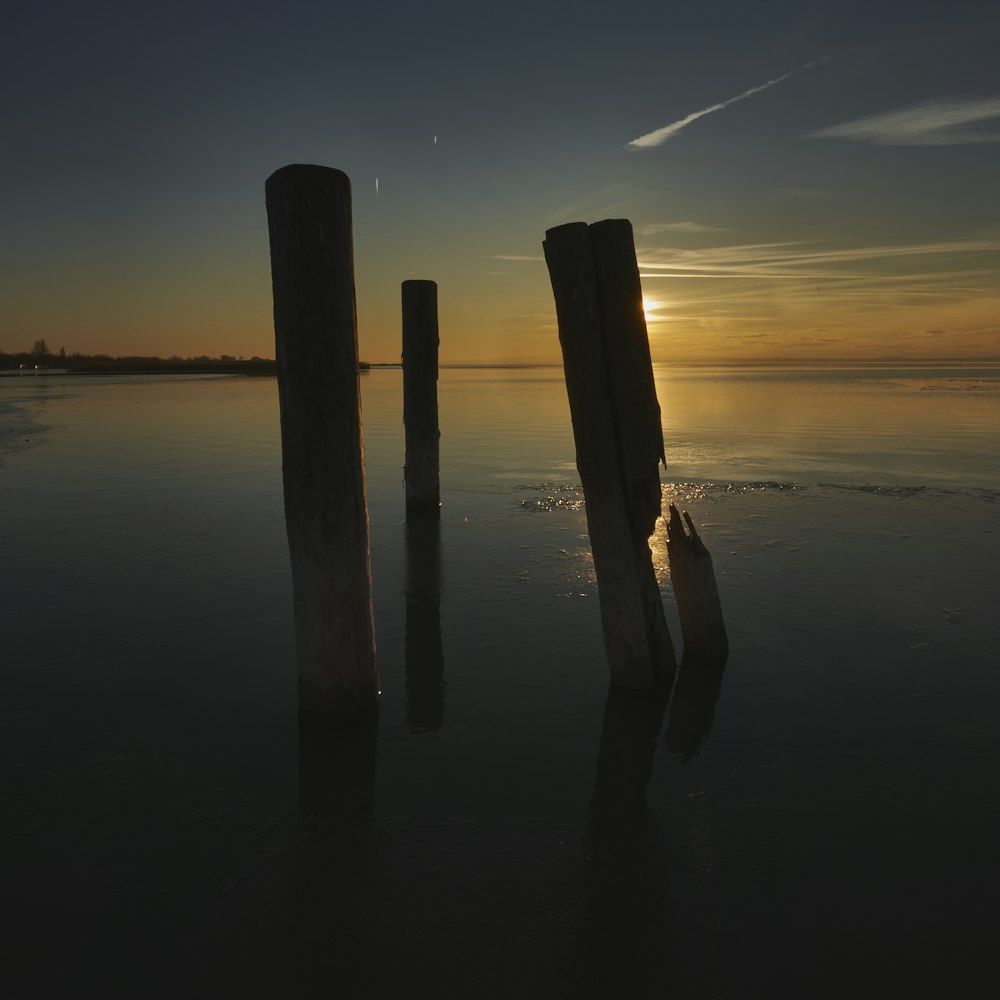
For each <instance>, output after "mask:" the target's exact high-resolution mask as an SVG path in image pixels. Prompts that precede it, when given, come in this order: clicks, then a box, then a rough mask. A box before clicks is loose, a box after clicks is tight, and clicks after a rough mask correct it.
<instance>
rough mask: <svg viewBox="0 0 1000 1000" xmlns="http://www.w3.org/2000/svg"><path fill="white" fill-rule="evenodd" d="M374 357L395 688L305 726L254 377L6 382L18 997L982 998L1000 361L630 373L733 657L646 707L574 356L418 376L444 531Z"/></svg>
mask: <svg viewBox="0 0 1000 1000" xmlns="http://www.w3.org/2000/svg"><path fill="white" fill-rule="evenodd" d="M362 386H363V403H364V417H365V446H366V465H367V477H368V493H369V507H370V513H371V520H372V547H373V577H374V584H375V614H376V630H377V641H378V651H379V664H380V671H381V677H382V687H383V698H382V704H381V708H380V713H379V721H378V729H377V734H376V735H374V736H373V735H372V733H371V731H369V732H367V733H365V732H362V733H361V734H360V735H357V734H356V735H355V736H353V737H350V738H348V739H347V740H346V742H345V745H343V746H336V747H333V748H330V747H328V746H325V745H324V744H323V742H322V741H320V742H319V743H318V744H314V743H313V742H310V740H308V739H304V741H303V742H302V743H301V746H300V738H299V732H298V725H297V719H296V709H295V668H294V659H293V655H294V650H293V641H294V638H293V622H292V618H291V602H290V591H291V584H290V579H289V571H288V565H287V551H286V548H285V539H284V525H283V521H282V505H281V472H280V466H281V456H280V447H279V440H278V423H277V395H276V386H275V383H274V381H273V380H270V379H243V378H167V377H144V378H139V377H136V378H127V377H114V378H104V379H97V378H90V379H85V378H55V377H53V378H49V379H46V378H36V377H33V376H29V377H20V376H18V377H4V378H2V379H0V512H2V516H3V524H4V536H3V539H4V540H3V551H2V556H0V559H2V562H0V565H2V567H3V569H2V577H0V579H2V581H3V591H2V596H3V601H2V604H0V629H2V635H3V654H2V663H3V665H4V672H3V674H4V684H5V697H4V699H3V707H2V709H0V711H2V723H3V767H4V799H3V801H4V807H5V812H6V813H7V822H6V823H5V826H4V830H5V836H6V839H7V850H6V852H5V868H6V869H7V871H6V872H5V875H4V881H5V885H6V886H7V887H8V891H7V896H8V899H10V900H11V907H10V909H11V911H12V912H13V913H14V914H15V915H16V921H15V923H16V927H15V929H14V931H13V935H12V936H11V937H10V939H9V940H8V944H9V945H11V950H10V958H9V959H8V960H7V963H6V964H7V972H8V975H11V976H12V977H13V978H12V982H13V984H14V989H13V993H12V994H11V995H43V994H49V995H51V994H52V993H53V992H55V994H56V995H60V994H69V995H75V994H76V993H80V992H84V991H102V992H103V993H104V994H105V995H121V996H138V995H142V996H177V995H178V991H179V990H180V989H181V988H183V989H184V990H185V992H186V993H187V994H189V995H192V994H193V995H196V996H201V995H204V996H219V995H238V994H239V995H267V996H279V995H287V996H300V995H301V996H313V995H324V996H330V995H333V996H369V995H370V996H380V995H390V994H393V995H395V994H396V993H398V992H400V991H402V990H410V991H417V992H421V993H428V992H429V993H432V994H433V993H437V994H438V995H441V996H455V995H476V996H510V995H527V996H546V997H550V996H554V997H559V996H575V997H579V996H612V995H631V996H647V995H649V996H652V995H656V996H662V995H664V994H671V993H672V994H673V995H674V996H680V997H686V996H692V997H694V996H711V997H744V996H745V997H758V996H789V997H792V996H795V997H800V996H844V995H846V994H847V993H848V992H850V993H851V994H852V995H856V996H902V995H907V996H921V995H927V996H931V995H935V996H936V995H939V994H941V993H948V994H949V995H961V996H974V995H987V993H986V992H982V990H981V989H980V986H981V984H982V983H983V982H984V979H983V976H984V975H985V972H986V970H989V969H991V968H992V960H991V958H990V955H991V953H992V948H993V942H992V936H993V935H992V931H991V928H992V926H993V910H994V906H995V899H996V894H997V891H998V889H1000V877H998V872H997V866H996V862H995V859H994V854H995V845H996V843H997V841H998V835H1000V764H998V757H997V752H996V750H997V745H996V728H997V727H996V722H995V714H996V713H995V705H996V704H997V698H998V695H1000V672H998V667H1000V654H998V639H1000V628H998V626H997V624H996V604H997V589H996V584H995V567H996V565H997V561H998V557H1000V541H998V532H997V529H998V517H997V514H998V510H1000V508H998V502H1000V482H998V474H997V470H998V469H1000V431H998V428H1000V371H998V370H996V369H975V370H971V369H970V370H966V369H958V368H949V369H942V370H936V371H931V370H927V369H912V370H885V371H872V370H855V371H843V372H813V371H781V372H764V371H738V370H726V371H723V370H718V369H687V370H683V371H673V370H667V369H659V370H658V371H657V389H658V393H659V397H660V402H661V406H662V409H663V424H664V434H665V439H666V450H667V460H668V468H667V470H666V471H665V472H664V473H663V483H664V486H663V490H664V500H665V501H674V502H678V503H679V504H680V505H681V506H682V507H684V508H686V509H688V510H689V511H690V512H691V514H692V516H693V517H694V519H695V521H696V523H697V524H698V525H699V527H700V528H701V529H702V533H703V536H704V538H705V540H706V542H707V544H708V545H709V547H710V549H711V550H712V553H713V557H714V561H715V566H716V571H717V574H718V577H719V584H720V590H721V593H722V599H723V605H724V610H725V612H726V617H727V624H728V629H729V633H730V639H731V642H732V646H733V651H732V654H731V656H730V658H729V662H728V664H727V665H726V667H725V671H724V672H723V673H722V674H721V675H719V674H715V675H711V674H707V673H704V672H703V673H700V674H699V673H697V672H694V671H686V670H685V669H684V668H683V667H682V669H681V671H680V674H679V676H678V680H677V686H676V689H675V691H674V694H673V698H672V700H671V702H670V704H669V706H667V705H665V704H662V703H661V704H652V705H651V704H649V703H648V702H647V703H645V704H638V705H636V704H631V703H628V702H621V701H619V700H618V699H615V698H613V697H612V698H609V693H608V689H607V668H606V665H605V663H604V659H603V649H602V645H601V636H600V623H599V616H598V609H597V600H596V589H595V583H594V579H593V570H592V563H591V561H590V558H589V547H588V542H587V537H586V526H585V514H584V510H583V498H582V494H581V492H580V489H579V482H578V477H577V475H576V470H575V465H574V453H573V444H572V432H571V428H570V423H569V414H568V407H567V403H566V398H565V389H564V386H563V382H562V377H561V372H560V371H559V370H558V369H527V370H518V371H512V370H502V369H478V370H468V369H451V370H447V369H446V370H443V371H442V373H441V379H440V420H441V427H442V491H443V509H442V522H441V527H440V532H439V534H434V535H431V536H427V535H426V534H420V533H414V532H412V531H411V532H410V533H409V535H408V534H407V531H406V527H405V524H404V520H403V494H402V454H403V439H402V426H401V374H400V372H399V371H398V370H393V369H388V370H374V371H371V372H369V373H366V374H364V375H363V377H362ZM652 547H653V552H654V559H655V560H656V563H657V566H658V572H659V574H660V579H661V583H662V591H663V596H664V602H665V605H666V608H667V614H668V621H669V622H670V623H671V628H672V632H673V635H674V639H675V645H677V646H678V653H680V648H679V640H680V629H679V626H678V625H677V622H676V612H675V609H674V605H673V597H672V593H671V590H670V581H669V573H668V570H667V566H666V561H665V557H664V554H663V547H664V540H663V537H662V529H661V530H660V531H658V533H657V535H656V536H654V538H653V541H652ZM345 761H346V762H347V763H346V764H345ZM303 803H305V805H303ZM306 806H307V807H308V808H306ZM307 813H308V814H310V815H320V816H323V817H326V820H325V821H324V822H322V823H319V825H318V826H316V825H310V823H311V821H307V820H306V819H304V817H305V815H306V814H307ZM366 816H373V817H374V821H375V832H374V835H366V834H365V833H364V819H365V817H366ZM985 981H987V982H988V980H985ZM977 991H978V992H977ZM990 995H991V994H990Z"/></svg>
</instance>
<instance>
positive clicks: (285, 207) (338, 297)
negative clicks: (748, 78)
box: [265, 164, 379, 716]
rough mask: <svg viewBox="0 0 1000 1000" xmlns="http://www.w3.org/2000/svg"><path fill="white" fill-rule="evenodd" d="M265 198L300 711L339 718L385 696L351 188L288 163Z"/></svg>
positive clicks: (329, 174)
mask: <svg viewBox="0 0 1000 1000" xmlns="http://www.w3.org/2000/svg"><path fill="white" fill-rule="evenodd" d="M265 191H266V201H267V222H268V231H269V233H270V246H271V282H272V288H273V293H274V334H275V346H276V357H277V369H278V400H279V405H280V410H281V453H282V476H283V480H284V494H285V526H286V529H287V533H288V548H289V554H290V556H291V564H292V584H293V594H294V605H295V634H296V647H297V652H298V668H299V705H300V707H301V708H302V709H304V710H306V711H309V712H316V713H321V714H324V715H334V716H339V715H345V714H349V713H354V712H356V711H358V710H360V709H364V708H366V707H369V706H371V705H373V704H374V703H375V702H377V700H378V697H379V679H378V669H377V666H376V661H375V629H374V623H373V617H372V590H371V559H370V551H369V534H368V505H367V500H366V496H365V474H364V465H363V456H364V445H363V441H362V432H361V395H360V389H359V385H358V335H357V319H356V315H355V302H354V251H353V235H352V226H351V182H350V180H349V179H348V177H347V175H346V174H344V173H341V172H340V171H339V170H333V169H331V168H329V167H318V166H308V165H302V164H293V165H291V166H287V167H282V168H281V169H280V170H277V171H275V173H273V174H272V175H271V176H270V177H269V178H268V179H267V184H266V186H265Z"/></svg>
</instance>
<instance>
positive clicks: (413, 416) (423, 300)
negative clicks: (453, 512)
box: [403, 281, 441, 517]
mask: <svg viewBox="0 0 1000 1000" xmlns="http://www.w3.org/2000/svg"><path fill="white" fill-rule="evenodd" d="M437 377H438V316H437V284H436V283H435V282H433V281H404V282H403V424H404V427H405V433H406V464H405V466H404V469H403V480H404V483H405V488H406V515H407V517H410V516H411V515H414V514H433V515H435V516H439V515H440V511H441V472H440V454H439V452H440V439H441V432H440V430H439V428H438V405H437Z"/></svg>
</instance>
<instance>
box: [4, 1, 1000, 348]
mask: <svg viewBox="0 0 1000 1000" xmlns="http://www.w3.org/2000/svg"><path fill="white" fill-rule="evenodd" d="M998 50H1000V8H998V6H997V5H996V4H995V3H969V2H964V3H963V2H959V3H956V4H952V5H951V6H949V7H946V6H945V5H943V4H940V3H933V4H932V3H919V2H911V3H899V2H892V3H879V2H868V3H854V2H845V3H837V4H833V3H812V4H810V3H781V2H779V3H768V4H746V3H739V4H738V3H703V4H700V5H698V6H687V5H684V6H682V5H677V4H670V3H663V2H660V3H641V2H640V3H630V4H629V3H623V4H617V5H615V4H609V3H602V4H595V3H586V2H575V3H562V2H558V3H545V4H539V3H532V4H528V3H521V2H514V3H508V4H506V5H502V6H500V5H474V4H459V3H433V2H428V3H422V4H416V3H399V2H396V3H383V4H378V5H374V4H373V5H362V4H354V3H343V4H319V3H301V2H299V3H296V2H292V3H286V4H283V5H277V4H275V5H267V6H265V5H263V4H259V3H253V2H249V3H238V4H237V3H228V2H227V3H208V4H205V5H196V4H191V3H186V2H180V3H172V4H169V5H167V4H149V5H133V4H124V3H93V4H90V5H79V4H68V3H49V4H45V3H40V4H35V5H33V6H31V7H30V8H27V7H25V8H21V9H19V10H15V11H13V12H12V14H11V15H10V16H9V18H8V23H7V25H6V26H5V31H4V35H3V38H2V40H0V73H2V74H3V77H4V84H5V86H4V90H5V93H6V94H7V95H8V101H7V102H5V106H4V111H3V120H4V125H3V134H4V138H5V142H4V146H5V154H4V156H3V157H2V159H0V179H2V185H0V205H2V211H3V218H4V226H3V233H4V235H3V239H2V243H0V264H2V267H0V350H7V351H13V350H23V349H27V348H28V347H30V346H31V344H32V342H33V341H34V340H35V339H37V338H38V337H45V338H46V340H47V341H48V342H49V344H50V346H54V347H59V346H65V348H66V349H67V351H70V352H72V351H75V350H78V351H83V352H88V353H90V352H97V351H101V352H108V353H115V354H118V353H150V354H161V355H170V354H175V353H176V354H181V355H191V354H202V353H208V354H213V355H214V354H219V353H227V354H235V355H244V356H247V357H249V356H250V355H254V354H256V355H261V356H273V328H272V326H271V312H270V310H271V299H270V274H269V265H268V258H267V232H266V217H265V213H264V200H263V185H264V180H265V179H266V177H267V176H268V174H270V173H271V172H272V171H273V170H274V169H276V168H278V167H279V166H282V165H284V164H286V163H291V162H311V163H323V164H327V165H330V166H335V167H338V168H339V169H341V170H344V171H345V172H346V173H347V174H348V175H349V176H350V177H351V179H352V184H353V188H354V227H355V259H356V271H357V275H356V278H357V289H358V320H359V337H360V345H361V355H362V357H364V358H367V359H368V360H372V361H393V360H398V356H399V285H400V282H401V281H403V280H405V279H407V278H432V279H434V280H436V281H437V282H438V284H439V296H440V315H441V339H442V359H443V360H445V361H451V362H461V361H492V362H503V361H518V362H523V361H547V360H557V359H558V344H557V341H556V334H555V325H554V323H555V321H554V308H553V305H552V298H551V291H550V289H549V285H548V279H547V274H546V272H545V266H544V263H543V262H542V260H541V242H542V239H543V238H544V234H545V230H546V229H547V228H548V227H550V226H553V225H558V224H560V223H562V222H568V221H575V220H578V219H582V220H584V221H596V220H597V219H600V218H605V217H625V218H629V219H631V220H632V222H633V225H634V227H635V231H636V244H637V249H638V255H639V261H640V266H641V270H642V273H643V275H644V279H643V285H644V290H645V293H646V298H647V303H648V307H649V328H650V337H651V343H652V346H653V354H654V358H656V359H657V360H663V361H670V360H679V361H698V360H733V361H739V360H768V359H776V358H795V359H800V360H804V361H812V360H815V361H821V360H828V359H842V360H849V359H854V360H866V359H873V358H878V357H904V358H905V357H908V358H931V357H933V358H955V359H961V358H965V357H983V356H990V355H992V356H996V355H1000V346H998V345H1000V336H998V334H1000V308H998V307H1000V281H998V278H997V276H998V274H1000V269H998V265H1000V198H998V183H997V179H998V177H1000V170H998V168H1000V69H998V60H997V58H996V52H997V51H998ZM643 137H649V138H647V139H645V140H643ZM376 178H377V179H378V182H377V190H376Z"/></svg>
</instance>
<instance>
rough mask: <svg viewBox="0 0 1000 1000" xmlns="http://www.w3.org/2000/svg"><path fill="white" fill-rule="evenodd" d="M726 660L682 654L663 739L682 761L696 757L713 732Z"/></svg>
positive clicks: (723, 658)
mask: <svg viewBox="0 0 1000 1000" xmlns="http://www.w3.org/2000/svg"><path fill="white" fill-rule="evenodd" d="M726 659H727V658H726V657H725V656H721V657H712V658H708V657H694V656H685V657H684V662H683V663H682V664H681V666H680V670H679V671H678V674H677V683H676V684H675V685H674V693H673V696H672V697H671V699H670V717H669V719H668V721H667V733H666V737H665V738H666V742H667V747H668V749H669V750H670V751H671V753H674V754H676V755H677V756H678V757H679V758H680V759H681V760H682V761H683V762H684V763H685V764H686V763H688V761H690V760H691V759H692V758H693V757H695V756H697V753H698V747H699V746H701V744H702V742H703V741H704V740H706V739H708V736H709V734H710V733H711V731H712V722H713V720H714V718H715V705H716V703H717V702H718V700H719V694H720V693H721V691H722V675H723V674H724V673H725V670H726Z"/></svg>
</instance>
